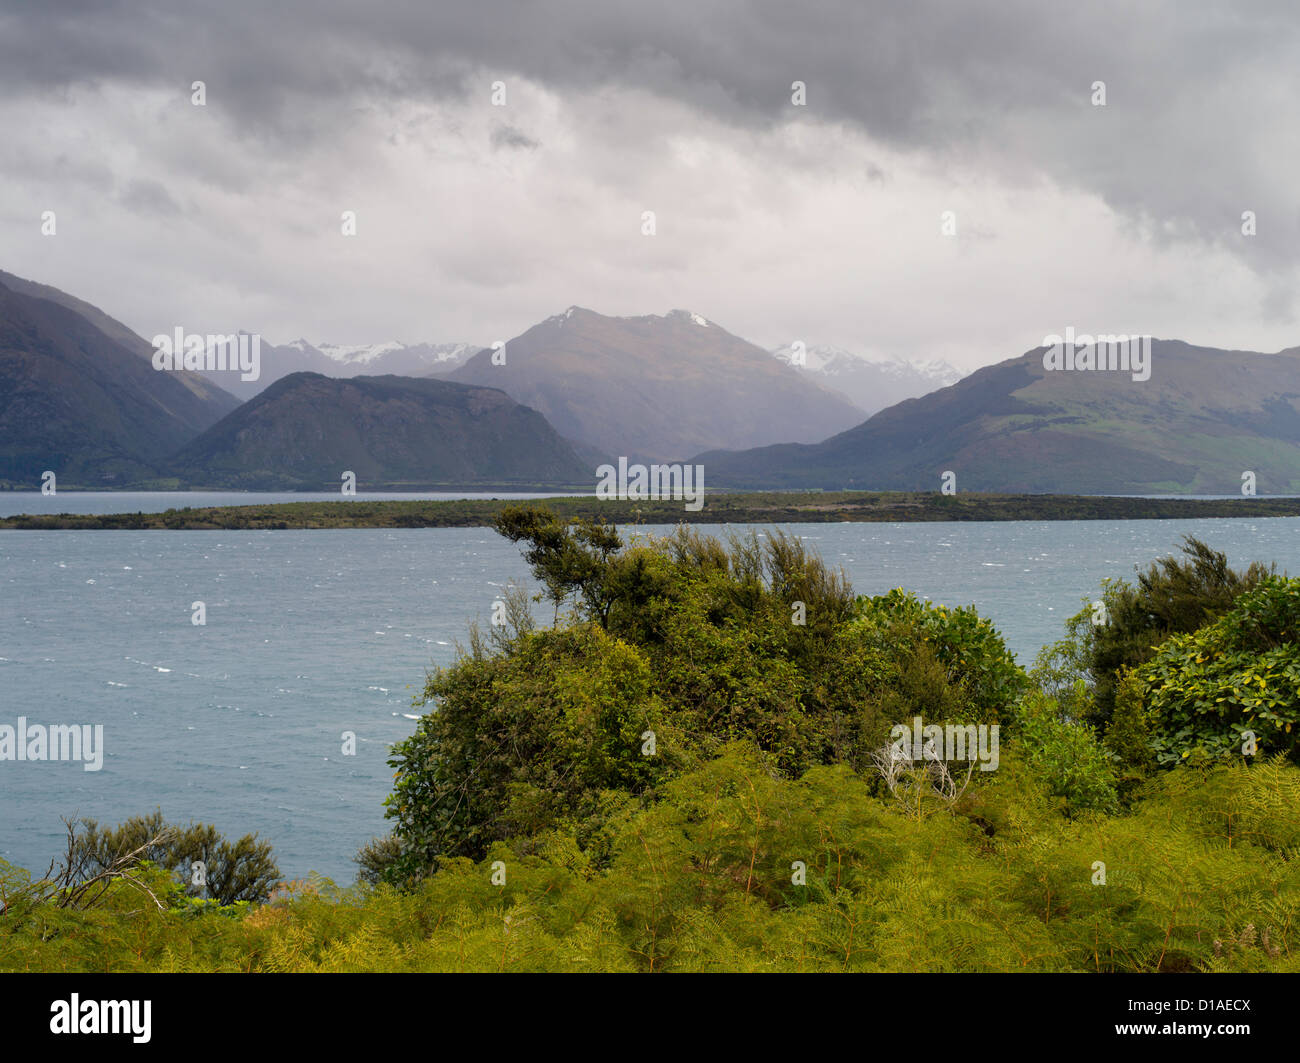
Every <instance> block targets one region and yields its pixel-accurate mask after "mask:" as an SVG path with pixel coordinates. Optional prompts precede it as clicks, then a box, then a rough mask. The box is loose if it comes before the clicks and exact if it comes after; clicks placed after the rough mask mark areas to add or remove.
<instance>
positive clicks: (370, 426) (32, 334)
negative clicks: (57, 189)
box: [0, 272, 1300, 495]
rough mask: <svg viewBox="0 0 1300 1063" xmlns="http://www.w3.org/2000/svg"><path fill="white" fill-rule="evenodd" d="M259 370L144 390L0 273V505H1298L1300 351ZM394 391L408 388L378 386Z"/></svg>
mask: <svg viewBox="0 0 1300 1063" xmlns="http://www.w3.org/2000/svg"><path fill="white" fill-rule="evenodd" d="M272 350H273V351H274V352H276V354H277V356H278V354H279V353H280V352H285V353H284V357H283V359H281V360H277V361H275V362H274V365H268V364H267V357H266V355H267V349H266V348H265V347H263V379H262V380H261V381H259V382H257V383H258V384H259V388H258V390H257V392H256V393H255V394H253V395H252V396H251V397H249V398H248V400H247V401H245V402H243V403H242V404H241V403H240V401H239V399H238V398H237V397H236V396H235V395H232V394H230V393H228V392H227V391H226V390H224V389H223V388H222V387H221V386H218V385H217V384H216V383H214V381H213V379H210V378H209V377H206V376H205V375H204V374H203V373H202V372H198V371H193V370H181V371H175V370H170V369H169V370H167V371H159V370H157V369H155V367H154V365H153V364H151V363H152V361H153V353H154V352H153V349H152V347H151V345H150V344H149V343H148V342H147V341H145V340H144V339H143V338H141V337H140V336H138V335H136V334H135V333H134V332H132V331H131V330H130V329H129V328H127V327H126V326H125V325H123V324H122V323H121V322H119V321H116V320H115V319H113V318H111V317H109V316H108V315H107V314H105V313H104V312H103V311H101V310H100V309H98V308H97V307H95V306H92V305H91V304H89V303H87V302H85V301H83V300H81V299H78V298H76V297H74V296H71V295H68V294H67V293H64V292H61V291H59V290H58V289H55V288H51V287H49V286H47V285H42V284H38V283H36V282H33V281H29V280H24V279H22V278H19V277H16V276H14V275H12V274H9V273H3V272H0V486H7V487H26V488H29V489H30V488H33V487H35V486H37V485H38V484H39V483H40V481H41V477H42V474H43V473H44V472H46V471H53V472H55V473H56V474H57V476H58V482H59V485H60V486H61V487H66V486H89V487H115V486H116V487H123V486H187V485H188V486H196V487H198V486H208V487H217V486H240V487H260V488H274V487H278V488H290V489H297V488H314V489H330V490H332V489H334V488H336V487H337V486H338V484H339V482H340V477H341V475H342V473H344V472H346V471H351V472H354V473H355V474H356V476H357V479H358V482H359V484H360V485H361V487H362V489H363V490H364V489H366V488H370V489H378V488H381V487H390V488H391V487H398V486H406V487H416V486H421V487H429V486H432V485H434V484H438V485H448V486H451V485H465V486H469V485H474V484H483V485H493V486H496V485H506V484H512V485H513V484H518V485H521V486H522V485H525V484H527V485H531V486H553V487H566V488H575V487H578V488H580V487H583V485H586V484H594V481H595V469H596V466H598V465H601V464H606V463H609V464H617V459H618V458H619V457H626V458H627V459H628V460H629V461H631V462H643V461H644V462H663V461H670V462H675V461H683V460H688V461H690V462H691V463H692V464H702V465H704V466H705V470H706V475H707V483H708V486H709V487H710V488H732V489H742V490H743V489H839V488H849V489H898V490H938V489H939V487H940V483H941V476H942V475H943V474H944V473H945V472H950V473H952V474H953V476H954V477H955V486H956V488H957V489H958V490H959V491H997V492H1056V493H1084V494H1086V493H1095V494H1168V493H1173V494H1177V493H1193V494H1235V493H1237V492H1238V491H1240V489H1241V486H1242V483H1243V478H1245V479H1246V480H1248V481H1251V482H1253V483H1254V484H1255V485H1256V490H1257V491H1258V492H1259V493H1260V494H1264V495H1267V494H1289V493H1300V348H1290V349H1287V350H1283V351H1280V352H1277V353H1274V354H1265V353H1259V352H1251V351H1239V350H1221V349H1217V348H1211V347H1200V346H1194V345H1191V344H1188V343H1184V342H1181V341H1177V340H1155V341H1152V342H1151V347H1150V353H1151V361H1150V369H1151V372H1150V375H1149V378H1144V379H1135V374H1130V373H1127V372H1117V371H1113V370H1073V371H1071V370H1063V371H1056V370H1054V369H1053V368H1049V363H1048V362H1047V361H1046V360H1045V358H1044V349H1043V348H1036V349H1034V350H1030V351H1027V352H1026V353H1024V354H1022V355H1020V356H1018V357H1016V358H1011V359H1008V360H1006V361H1003V362H1000V363H998V364H996V365H991V366H988V367H986V368H983V369H980V370H978V371H976V372H974V373H972V374H970V375H969V376H965V377H961V374H960V373H958V371H957V370H955V369H953V368H952V367H951V366H948V365H947V364H946V363H942V362H934V363H923V364H909V363H902V362H897V363H895V362H890V361H887V360H886V361H882V360H880V359H875V360H872V359H865V358H860V357H858V356H855V355H852V354H849V353H848V352H845V351H842V350H838V349H836V348H830V347H813V348H811V349H809V350H807V351H804V350H802V349H801V351H800V354H801V357H800V358H799V359H797V360H796V359H794V358H792V357H791V355H792V353H793V352H791V351H790V350H789V349H778V350H776V351H768V350H764V349H763V348H761V347H758V346H756V345H754V344H752V343H750V342H748V341H747V340H744V339H742V338H740V337H739V336H736V335H734V334H732V333H731V332H728V331H727V330H726V329H724V328H722V327H721V326H720V325H718V324H717V323H715V322H713V321H710V320H709V319H707V318H705V317H703V316H702V315H700V314H697V313H693V312H691V311H686V310H675V311H672V312H670V313H668V314H663V315H646V316H642V317H607V316H605V315H602V314H599V313H596V312H594V311H591V310H586V309H583V308H580V307H576V306H575V307H570V308H569V309H568V310H566V311H565V312H564V313H562V314H557V315H555V316H553V317H550V318H547V319H546V320H545V321H542V322H540V323H538V324H537V325H534V326H533V327H531V328H529V329H527V330H526V331H524V332H523V333H521V334H520V335H519V336H517V337H515V338H514V339H512V340H510V341H508V342H506V343H505V344H504V345H503V346H501V347H500V349H494V348H486V349H477V348H474V347H472V346H468V345H465V344H432V343H430V344H418V345H413V346H406V345H404V344H400V343H384V344H375V345H368V346H354V347H341V346H334V345H331V344H328V343H322V344H318V345H313V344H310V343H307V342H306V341H302V340H300V341H295V342H294V343H292V344H287V345H285V346H284V347H277V348H272ZM805 354H806V356H807V357H806V358H804V357H802V356H803V355H805ZM796 361H797V362H799V363H802V364H797V365H792V364H791V363H792V362H796ZM294 366H307V367H308V368H294ZM390 366H401V367H403V368H404V369H405V370H406V372H404V373H402V374H397V373H391V372H376V370H380V369H384V368H385V367H390ZM312 367H320V368H323V369H326V370H328V372H322V371H320V368H312ZM281 372H283V375H280V376H278V377H277V376H275V374H277V373H281ZM268 373H269V377H270V379H268ZM954 377H956V378H958V379H955V380H954V379H952V378H954ZM232 378H233V379H232ZM217 379H219V380H221V381H223V382H227V383H229V384H230V386H231V387H234V386H235V381H236V380H237V379H238V374H236V373H226V374H221V375H219V376H218V377H217ZM950 380H951V381H952V382H950V383H946V384H945V381H950ZM831 381H834V382H837V383H838V385H839V386H840V387H842V388H844V389H845V390H846V391H849V392H850V393H853V394H856V395H857V399H858V402H859V403H860V404H861V407H862V408H859V406H858V405H855V404H854V403H853V402H850V401H849V400H848V398H846V397H845V396H844V395H843V394H839V393H836V392H835V391H832V390H830V388H829V387H827V386H826V382H831ZM889 387H895V388H898V389H901V390H899V391H895V392H890V391H888V390H887V389H888V388H889ZM930 388H933V390H928V392H927V393H924V394H919V395H915V396H913V397H907V398H904V399H902V400H900V401H897V402H893V403H892V404H891V405H889V406H888V407H887V408H885V409H882V410H879V411H877V412H875V413H873V414H872V415H871V416H867V415H866V414H865V413H864V412H863V411H864V409H866V408H868V407H870V406H871V405H872V404H873V403H876V402H883V401H887V400H889V399H892V398H893V396H894V395H896V394H901V393H905V392H907V391H909V390H910V391H922V392H925V391H926V389H930Z"/></svg>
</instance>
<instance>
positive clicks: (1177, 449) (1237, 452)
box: [694, 340, 1300, 494]
mask: <svg viewBox="0 0 1300 1063" xmlns="http://www.w3.org/2000/svg"><path fill="white" fill-rule="evenodd" d="M1151 361H1152V373H1151V378H1150V379H1149V380H1145V381H1134V380H1133V379H1132V376H1131V374H1129V373H1123V372H1118V371H1110V370H1106V371H1073V372H1069V371H1050V372H1049V371H1048V370H1046V369H1044V367H1043V349H1042V348H1039V349H1037V350H1034V351H1030V352H1028V353H1027V354H1024V355H1022V356H1021V357H1019V358H1015V359H1011V360H1010V361H1006V362H1002V363H1000V364H998V365H994V366H989V367H987V368H985V369H981V370H979V371H977V372H975V373H973V374H971V375H970V376H969V377H966V378H965V379H964V380H961V381H959V382H958V383H957V384H954V385H952V386H951V387H947V388H944V389H943V390H941V391H937V392H935V393H933V394H931V395H926V396H924V397H923V398H919V399H909V400H907V401H905V402H901V403H899V404H897V405H896V406H892V407H890V408H889V409H887V410H884V411H882V412H880V413H878V414H876V415H875V416H874V417H872V418H870V419H869V420H867V421H866V422H864V423H863V424H860V425H858V426H857V427H855V428H852V429H850V430H848V431H846V432H841V433H840V434H838V435H836V436H833V437H832V438H829V439H827V440H825V441H824V442H822V443H819V444H816V445H813V446H793V445H784V446H772V447H765V448H761V449H754V450H748V451H744V452H733V453H723V452H714V453H706V454H702V455H700V456H699V457H697V458H696V459H694V460H696V461H700V462H702V463H703V464H704V466H705V469H706V473H707V475H708V477H709V482H710V484H711V485H712V486H714V487H719V486H730V487H755V488H756V487H769V488H778V487H800V488H802V487H813V488H817V487H820V488H841V487H846V488H880V489H909V490H937V489H938V488H939V485H940V476H941V474H942V473H943V472H944V471H945V470H952V471H953V472H955V473H956V474H957V488H958V490H967V491H1031V492H1040V491H1042V492H1047V491H1053V492H1072V493H1113V494H1145V493H1153V494H1158V493H1163V492H1188V493H1203V494H1234V493H1236V492H1238V491H1240V489H1241V483H1242V480H1241V476H1242V473H1243V472H1245V471H1252V472H1254V473H1255V474H1256V475H1257V477H1258V482H1257V490H1258V492H1259V493H1260V494H1288V493H1296V492H1300V348H1292V349H1289V350H1286V351H1281V352H1279V353H1277V354H1258V353H1254V352H1248V351H1223V350H1217V349H1215V348H1209V347H1195V346H1192V345H1190V344H1187V343H1182V342H1179V341H1173V340H1170V341H1161V340H1155V341H1153V342H1152V353H1151Z"/></svg>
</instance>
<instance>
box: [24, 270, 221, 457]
mask: <svg viewBox="0 0 1300 1063" xmlns="http://www.w3.org/2000/svg"><path fill="white" fill-rule="evenodd" d="M0 284H3V285H4V286H5V287H6V288H9V289H10V290H11V291H15V292H18V293H19V294H21V295H29V296H32V297H34V298H37V299H48V300H49V301H50V302H52V303H58V304H59V306H62V307H66V308H67V309H69V310H71V311H73V312H74V313H76V314H78V315H80V316H81V317H83V318H85V319H86V320H87V321H89V322H90V323H91V324H92V325H94V326H95V328H97V329H99V331H100V332H102V333H103V334H104V335H105V336H107V337H108V338H109V339H110V340H113V341H114V342H115V343H118V344H120V345H121V346H123V347H125V348H126V349H127V350H129V351H130V352H131V353H132V354H136V355H139V356H140V357H141V358H148V359H152V358H153V345H152V344H150V343H149V341H148V340H146V339H145V338H144V337H143V336H139V335H137V334H136V333H134V332H132V331H131V330H130V329H129V328H127V327H126V326H125V325H123V324H122V322H120V321H118V320H116V319H115V318H111V317H109V316H108V315H107V314H106V313H104V311H102V310H101V309H99V307H97V306H92V305H91V304H90V303H88V302H86V301H85V300H84V299H78V298H77V297H76V296H75V295H69V294H68V293H67V292H63V291H60V290H59V289H58V288H52V287H51V286H50V285H48V284H38V283H37V282H36V281H30V280H25V279H24V278H22V277H15V276H14V275H13V274H12V273H6V272H5V271H4V270H0ZM171 375H172V376H174V377H175V379H176V381H177V382H178V383H180V384H181V385H183V386H184V387H185V388H186V390H188V391H190V392H191V393H192V394H193V395H194V397H195V398H197V399H198V400H199V401H200V403H202V405H203V407H205V408H206V409H205V410H204V412H202V413H201V414H200V416H199V420H198V422H196V423H195V424H194V432H195V433H198V432H201V431H203V429H205V428H207V427H208V426H209V425H212V424H216V422H217V421H219V420H220V419H221V418H222V417H224V416H225V415H226V414H228V413H229V412H230V411H231V410H233V409H234V408H235V407H236V406H238V405H239V399H238V398H236V397H235V396H234V395H233V394H231V392H230V390H229V388H227V387H226V386H225V385H226V384H227V383H228V382H229V379H231V378H233V379H235V380H238V379H239V376H238V374H237V373H230V374H226V377H225V378H224V379H223V378H221V377H215V378H212V379H209V378H208V377H207V376H205V375H204V374H202V373H189V372H179V373H173V374H171Z"/></svg>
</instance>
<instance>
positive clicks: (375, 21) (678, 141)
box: [0, 0, 1300, 369]
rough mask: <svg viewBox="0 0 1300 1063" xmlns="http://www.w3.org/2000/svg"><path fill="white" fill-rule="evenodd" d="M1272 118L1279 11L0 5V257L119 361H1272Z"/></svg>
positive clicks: (1280, 179) (1292, 144)
mask: <svg viewBox="0 0 1300 1063" xmlns="http://www.w3.org/2000/svg"><path fill="white" fill-rule="evenodd" d="M195 81H203V82H205V85H206V101H207V102H206V106H202V107H199V106H194V105H193V104H192V102H191V97H192V89H191V86H192V83H193V82H195ZM498 81H499V82H503V83H504V85H505V93H506V102H505V106H495V105H494V104H493V100H492V94H493V83H494V82H498ZM795 81H802V82H804V83H805V84H806V86H807V88H806V100H807V102H806V105H805V106H796V105H794V104H793V103H792V101H791V95H792V89H791V86H792V83H793V82H795ZM1098 81H1101V82H1104V83H1105V96H1106V103H1105V106H1095V105H1094V104H1093V102H1092V101H1093V96H1094V90H1093V84H1094V82H1098ZM1298 101H1300V7H1298V6H1297V5H1295V4H1294V2H1293V0H1279V2H1277V3H1253V4H1244V3H1242V4H1235V5H1225V4H1213V5H1211V4H1205V5H1200V4H1195V3H1188V2H1186V0H1183V2H1178V3H1174V2H1167V3H1141V2H1137V3H1135V2H1134V0H1123V2H1117V3H1089V4H1086V5H1067V4H1057V3H1050V4H1049V3H1043V2H1042V0H1025V2H1000V3H996V4H994V3H980V4H974V3H970V2H969V0H959V2H953V3H934V2H925V0H912V2H897V3H882V2H870V0H869V2H863V0H841V2H835V3H805V2H794V3H792V2H770V3H769V2H739V0H735V2H711V3H701V2H700V0H693V2H690V3H682V2H678V0H664V2H657V3H647V2H646V0H586V2H583V3H576V2H555V3H548V2H540V0H539V2H535V3H503V2H495V0H473V2H464V0H461V2H456V3H452V2H441V0H432V2H431V0H411V2H383V0H378V2H376V0H368V2H364V3H358V2H353V3H341V2H335V0H294V2H288V3H274V4H269V3H264V2H257V3H249V2H243V0H223V2H221V3H212V2H211V0H203V2H201V3H197V2H190V0H121V2H117V3H113V2H100V3H92V2H89V0H83V2H68V0H62V2H59V3H44V4H31V3H24V2H10V0H0V128H2V129H3V130H4V133H3V136H0V187H2V188H3V195H2V196H0V268H3V269H7V270H9V271H11V272H13V273H16V274H18V275H20V276H25V277H29V278H32V279H34V280H38V281H42V282H45V283H49V284H53V285H55V286H56V287H59V288H62V289H64V290H66V291H69V292H71V293H72V294H74V295H78V296H80V297H82V298H85V299H88V300H89V301H91V302H93V303H95V304H96V305H98V306H100V307H101V308H103V309H104V310H106V311H107V312H108V313H110V314H112V315H113V316H115V317H117V318H119V319H121V320H122V321H124V322H126V323H127V324H128V325H130V326H131V327H132V328H134V329H136V330H137V331H138V332H140V333H142V334H144V335H145V336H146V337H149V336H152V335H154V334H155V333H157V332H163V331H170V330H171V329H173V328H174V327H176V326H177V325H180V326H183V327H185V328H187V329H189V330H190V331H194V332H229V331H231V330H233V329H236V328H243V329H247V330H250V331H254V332H260V333H261V334H262V335H263V336H264V337H265V338H266V339H267V340H268V341H270V342H275V343H282V342H287V341H288V340H291V339H295V338H297V337H299V336H303V337H306V338H307V339H309V340H312V341H313V342H315V341H321V340H326V341H331V342H336V343H363V342H378V341H382V340H389V339H398V340H402V341H404V342H407V343H414V342H421V341H431V342H451V341H471V342H476V343H484V344H486V343H490V342H491V341H493V340H495V339H509V338H510V337H512V336H514V335H517V334H518V333H519V332H521V331H523V330H524V329H526V328H527V327H528V326H530V325H532V324H534V323H536V322H537V321H538V320H540V319H542V318H544V317H547V316H549V315H551V314H554V313H557V312H559V311H562V310H563V309H564V308H565V307H567V306H569V305H571V304H578V305H581V306H585V307H589V308H591V309H593V310H597V311H599V312H601V313H605V314H620V315H622V314H629V315H630V314H650V313H664V312H666V311H668V310H670V309H673V308H675V307H682V308H687V309H691V310H694V311H696V312H698V313H700V314H703V315H705V316H706V317H708V318H710V319H712V320H714V321H716V322H717V323H719V324H720V325H722V326H723V327H725V328H727V329H729V330H730V331H732V332H734V333H737V334H738V335H741V336H744V337H746V338H748V339H751V340H753V341H755V342H757V343H760V344H762V345H763V346H775V345H777V344H783V343H788V342H790V341H792V340H795V339H802V340H803V341H804V342H806V343H808V344H809V345H812V344H817V343H828V344H834V345H837V346H842V347H846V348H848V349H850V350H853V351H857V352H860V353H865V354H875V355H893V356H900V357H906V358H915V359H921V358H932V357H938V358H945V359H948V360H949V361H951V362H953V363H954V364H956V365H959V366H961V367H963V368H966V369H971V368H974V367H976V366H979V365H984V364H988V363H991V362H996V361H1000V360H1002V359H1004V358H1008V357H1012V356H1014V355H1017V354H1019V353H1021V352H1023V351H1025V350H1027V349H1029V348H1032V347H1034V346H1037V345H1038V344H1040V343H1041V342H1042V340H1043V337H1044V336H1045V335H1047V334H1049V333H1060V332H1063V331H1064V329H1065V328H1066V327H1067V326H1074V327H1075V328H1076V329H1077V330H1079V331H1083V332H1115V333H1124V332H1127V333H1149V334H1152V335H1155V336H1157V337H1163V338H1182V339H1187V340H1189V341H1191V342H1195V343H1203V344H1209V345H1213V346H1222V347H1239V348H1250V349H1257V350H1277V349H1279V348H1282V347H1288V346H1294V345H1297V344H1300V320H1298V319H1297V311H1298V309H1300V302H1298V300H1297V294H1298V292H1300V286H1298V285H1297V280H1300V278H1298V276H1297V273H1298V270H1297V261H1298V258H1297V249H1298V248H1300V180H1298V179H1297V174H1300V121H1298V118H1300V113H1298V112H1300V103H1298ZM49 210H52V211H54V212H55V214H56V224H57V235H55V236H52V237H51V236H43V235H42V233H41V215H42V212H44V211H49ZM348 210H351V211H355V212H356V215H357V235H356V236H355V237H348V236H344V235H342V233H341V231H340V229H341V221H340V216H341V215H342V213H343V212H344V211H348ZM644 211H654V212H655V216H656V217H655V220H656V233H655V235H654V236H645V235H643V234H642V215H643V212H644ZM945 211H952V212H953V213H954V214H955V220H956V235H955V236H948V235H944V233H943V232H942V224H943V214H944V212H945ZM1243 211H1253V212H1254V213H1255V216H1256V219H1257V220H1256V226H1257V234H1256V235H1254V236H1246V235H1243V233H1242V224H1243V223H1242V212H1243Z"/></svg>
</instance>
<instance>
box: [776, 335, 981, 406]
mask: <svg viewBox="0 0 1300 1063" xmlns="http://www.w3.org/2000/svg"><path fill="white" fill-rule="evenodd" d="M771 353H772V355H773V357H775V358H776V359H777V360H778V361H781V362H783V363H784V364H786V365H790V366H792V367H794V368H796V369H798V370H799V371H800V372H802V373H805V374H807V375H808V376H809V377H810V378H812V379H813V380H815V381H817V383H819V384H821V385H822V386H823V387H826V388H829V389H830V390H832V391H837V392H839V393H840V394H842V395H844V397H845V398H847V399H848V400H849V401H850V402H852V403H853V404H854V405H855V406H857V407H858V409H860V410H861V411H862V412H863V414H864V415H866V416H870V415H871V414H873V413H877V412H879V411H880V410H883V409H886V408H887V407H889V406H893V405H894V404H895V403H898V402H902V401H903V400H904V399H915V398H919V397H920V396H922V395H928V394H929V393H930V392H932V391H938V390H939V389H940V388H946V387H948V386H949V385H952V384H955V383H957V381H959V380H960V379H961V378H962V377H963V376H965V374H964V373H963V372H962V371H961V370H960V369H957V368H955V367H953V366H951V365H949V364H948V363H947V362H945V361H942V360H939V359H928V360H925V361H916V362H909V361H907V360H905V359H903V358H868V357H865V356H863V355H860V354H853V353H852V352H850V351H846V350H844V349H843V348H842V347H831V346H827V345H824V344H819V345H817V346H813V347H806V346H805V347H803V348H801V349H800V350H799V351H797V352H796V350H795V348H794V346H793V345H792V344H787V345H786V346H784V347H774V348H773V349H772V352H771Z"/></svg>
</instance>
